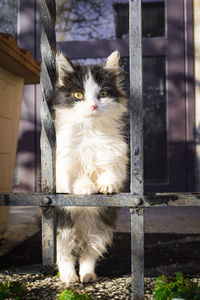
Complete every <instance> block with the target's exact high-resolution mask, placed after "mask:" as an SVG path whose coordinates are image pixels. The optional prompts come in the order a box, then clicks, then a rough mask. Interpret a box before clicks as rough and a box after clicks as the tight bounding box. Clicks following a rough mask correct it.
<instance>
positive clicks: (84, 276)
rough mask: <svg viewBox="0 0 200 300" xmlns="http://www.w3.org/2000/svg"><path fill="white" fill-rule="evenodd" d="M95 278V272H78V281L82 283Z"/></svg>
mask: <svg viewBox="0 0 200 300" xmlns="http://www.w3.org/2000/svg"><path fill="white" fill-rule="evenodd" d="M96 280H97V276H96V274H95V273H85V274H80V281H81V282H82V283H87V282H93V281H96Z"/></svg>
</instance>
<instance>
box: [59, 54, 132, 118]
mask: <svg viewBox="0 0 200 300" xmlns="http://www.w3.org/2000/svg"><path fill="white" fill-rule="evenodd" d="M56 60H57V67H58V82H57V85H56V92H55V99H54V107H55V108H62V109H63V108H66V109H70V110H71V112H72V113H74V117H76V116H77V117H80V116H81V117H87V118H88V117H91V118H93V117H95V116H96V117H98V116H102V115H105V114H114V113H116V114H118V115H120V113H121V114H123V113H124V112H125V111H126V108H125V106H126V104H125V96H126V95H125V92H124V91H123V89H122V86H121V77H122V75H121V71H120V69H119V66H118V62H119V53H118V52H117V51H115V52H113V53H112V54H111V55H110V56H109V57H108V59H107V60H106V62H105V63H104V65H93V66H80V65H73V64H72V63H71V62H70V61H69V60H68V59H67V58H66V57H65V56H64V55H63V54H62V53H60V54H58V55H57V57H56Z"/></svg>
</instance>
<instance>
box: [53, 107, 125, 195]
mask: <svg viewBox="0 0 200 300" xmlns="http://www.w3.org/2000/svg"><path fill="white" fill-rule="evenodd" d="M55 125H56V132H57V150H56V178H57V180H56V186H57V192H65V193H76V194H80V193H87V194H90V193H94V192H99V191H101V188H100V187H99V184H98V182H99V181H102V180H103V185H105V181H107V182H108V183H109V182H110V181H111V180H112V181H114V182H115V183H114V185H115V186H116V187H115V188H114V190H112V189H109V192H115V191H118V190H119V189H120V188H121V187H122V184H123V182H124V180H125V178H126V164H127V145H126V143H125V142H124V140H123V137H122V135H121V133H120V129H119V126H118V125H117V123H116V121H115V120H111V119H106V118H105V117H104V119H102V118H100V117H99V118H98V117H95V118H87V119H85V120H84V122H83V121H81V122H78V121H77V120H76V118H75V119H74V116H73V119H72V113H71V111H69V109H62V110H57V111H56V120H55ZM103 177H104V179H103ZM77 180H78V183H77ZM88 181H89V182H88ZM90 181H91V182H90ZM88 184H89V186H90V188H87V189H86V190H85V188H83V187H82V188H81V185H84V186H88ZM77 185H79V187H78V186H77ZM117 186H118V187H117ZM75 187H76V189H75ZM90 189H91V191H90ZM101 192H106V191H101ZM107 192H108V191H107Z"/></svg>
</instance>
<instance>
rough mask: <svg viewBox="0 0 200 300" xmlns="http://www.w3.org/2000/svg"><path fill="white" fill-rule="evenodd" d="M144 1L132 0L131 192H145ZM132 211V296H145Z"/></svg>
mask: <svg viewBox="0 0 200 300" xmlns="http://www.w3.org/2000/svg"><path fill="white" fill-rule="evenodd" d="M141 2H142V1H141V0H129V69H130V150H131V152H130V153H131V193H132V194H139V195H143V193H144V172H143V98H142V3H141ZM130 212H131V265H132V299H137V300H138V299H144V226H143V213H141V214H138V212H137V211H134V210H130Z"/></svg>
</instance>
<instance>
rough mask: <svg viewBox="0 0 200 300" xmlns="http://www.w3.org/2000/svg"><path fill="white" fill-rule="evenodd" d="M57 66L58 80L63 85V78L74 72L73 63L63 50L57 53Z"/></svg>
mask: <svg viewBox="0 0 200 300" xmlns="http://www.w3.org/2000/svg"><path fill="white" fill-rule="evenodd" d="M56 67H57V76H58V82H59V84H60V85H63V84H64V83H63V79H64V78H65V77H67V76H69V75H70V73H73V72H74V68H73V64H72V62H71V61H70V60H69V59H68V58H67V57H66V56H65V55H64V54H63V53H62V52H58V53H57V54H56Z"/></svg>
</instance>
